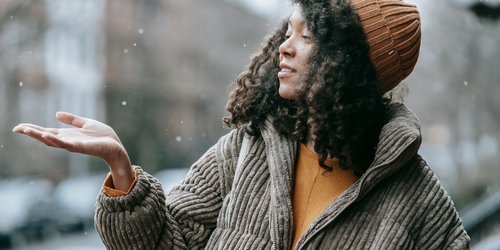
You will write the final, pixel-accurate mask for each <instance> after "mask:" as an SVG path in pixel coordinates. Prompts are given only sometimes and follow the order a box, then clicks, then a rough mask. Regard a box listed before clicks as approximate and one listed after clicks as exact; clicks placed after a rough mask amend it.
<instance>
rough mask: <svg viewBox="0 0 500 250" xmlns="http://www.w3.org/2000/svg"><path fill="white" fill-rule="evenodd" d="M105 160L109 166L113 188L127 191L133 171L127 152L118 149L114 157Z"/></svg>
mask: <svg viewBox="0 0 500 250" xmlns="http://www.w3.org/2000/svg"><path fill="white" fill-rule="evenodd" d="M105 161H106V164H107V165H108V166H109V169H110V173H111V177H112V179H113V185H114V187H115V189H118V190H121V191H124V192H126V191H128V190H129V188H130V186H131V185H132V183H133V181H134V171H133V169H132V164H131V162H130V159H129V157H128V154H127V153H126V152H125V151H124V150H123V151H121V150H120V151H119V152H118V153H117V154H116V155H115V156H114V157H112V158H110V159H108V160H105Z"/></svg>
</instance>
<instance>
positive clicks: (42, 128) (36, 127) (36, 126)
mask: <svg viewBox="0 0 500 250" xmlns="http://www.w3.org/2000/svg"><path fill="white" fill-rule="evenodd" d="M18 126H23V127H24V128H32V129H36V130H39V131H43V132H50V133H53V134H56V135H57V134H59V129H57V128H44V127H41V126H38V125H35V124H31V123H21V124H19V125H18ZM16 127H17V126H16ZM14 132H15V131H14Z"/></svg>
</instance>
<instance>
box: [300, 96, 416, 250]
mask: <svg viewBox="0 0 500 250" xmlns="http://www.w3.org/2000/svg"><path fill="white" fill-rule="evenodd" d="M389 111H390V112H391V117H392V118H391V120H390V121H389V122H388V123H387V124H386V125H385V126H384V127H383V128H382V131H381V133H380V140H379V143H378V145H377V151H376V153H375V159H374V161H373V162H372V164H371V165H370V167H369V168H368V170H367V171H366V173H364V174H363V175H362V176H361V178H359V179H358V180H357V181H356V182H355V183H354V184H353V185H352V186H351V187H349V189H347V190H346V191H345V192H344V193H343V194H342V195H340V196H339V197H338V198H337V199H335V200H334V201H333V202H332V203H330V205H328V207H327V208H326V209H325V210H324V211H323V212H322V213H321V214H320V215H319V216H318V218H316V220H315V221H313V223H312V225H311V226H310V227H309V229H308V230H307V231H306V232H305V233H304V236H303V238H302V239H300V240H299V242H298V243H297V249H301V248H303V247H304V246H305V245H306V244H307V242H308V241H309V240H310V239H311V238H312V237H313V236H314V235H315V234H316V233H317V232H319V231H321V229H323V228H324V227H325V226H327V225H328V224H330V223H331V222H332V221H334V220H335V219H336V218H337V217H338V216H339V215H340V214H341V213H342V212H343V211H344V210H345V209H347V208H348V207H349V206H350V205H351V204H352V203H354V202H355V201H358V200H360V199H362V198H363V197H364V196H365V195H366V194H367V193H368V192H369V191H370V190H372V189H373V188H374V187H375V186H376V184H377V183H379V182H380V181H382V180H384V179H386V178H388V177H389V176H391V175H392V174H394V173H395V172H396V171H398V170H399V169H401V167H402V166H404V164H405V163H406V162H408V161H409V160H410V159H411V158H412V157H414V156H415V155H416V154H417V151H418V149H419V147H420V143H421V134H420V123H419V122H418V119H417V117H416V116H415V114H414V113H413V112H412V111H411V110H409V109H408V108H407V107H406V106H405V105H404V104H401V103H395V104H391V106H390V109H389Z"/></svg>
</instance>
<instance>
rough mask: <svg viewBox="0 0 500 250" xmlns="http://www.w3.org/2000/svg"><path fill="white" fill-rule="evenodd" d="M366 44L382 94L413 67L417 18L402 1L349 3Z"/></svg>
mask: <svg viewBox="0 0 500 250" xmlns="http://www.w3.org/2000/svg"><path fill="white" fill-rule="evenodd" d="M351 5H352V6H353V8H354V10H355V11H356V12H357V14H358V16H359V18H360V20H361V26H362V28H363V30H364V32H365V35H366V39H367V42H368V47H369V53H370V60H371V62H372V64H373V66H374V68H375V71H376V72H377V77H378V81H379V88H380V90H381V91H382V92H383V93H385V92H387V91H389V90H391V89H392V88H394V87H395V86H396V85H398V84H399V83H400V82H401V81H402V80H403V79H405V78H406V77H407V76H408V75H409V74H410V73H411V72H412V71H413V68H414V67H415V64H416V63H417V59H418V54H419V50H420V15H419V13H418V10H417V7H416V6H415V5H414V4H410V3H406V2H404V1H401V0H351Z"/></svg>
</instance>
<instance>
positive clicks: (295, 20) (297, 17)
mask: <svg viewBox="0 0 500 250" xmlns="http://www.w3.org/2000/svg"><path fill="white" fill-rule="evenodd" d="M313 47H314V41H313V40H312V33H311V32H310V31H309V30H308V29H307V27H306V23H305V20H304V18H303V17H302V13H301V10H300V8H299V7H296V8H295V10H294V11H293V13H292V15H291V16H290V19H289V20H288V29H287V31H286V40H285V41H284V42H283V43H282V44H281V45H280V47H279V53H280V65H279V67H280V71H279V72H278V78H279V82H280V86H279V95H280V96H281V97H283V98H285V99H288V100H293V99H295V98H296V97H297V95H298V93H299V91H300V89H301V88H302V85H303V79H304V75H305V73H306V71H307V69H308V68H309V56H310V54H311V53H312V50H313Z"/></svg>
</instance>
